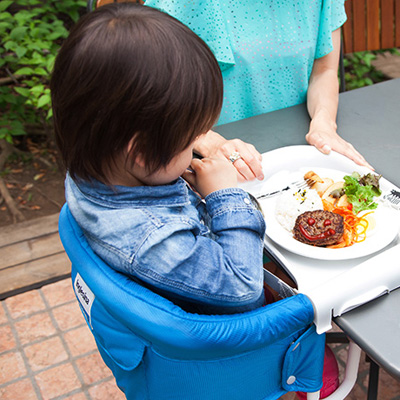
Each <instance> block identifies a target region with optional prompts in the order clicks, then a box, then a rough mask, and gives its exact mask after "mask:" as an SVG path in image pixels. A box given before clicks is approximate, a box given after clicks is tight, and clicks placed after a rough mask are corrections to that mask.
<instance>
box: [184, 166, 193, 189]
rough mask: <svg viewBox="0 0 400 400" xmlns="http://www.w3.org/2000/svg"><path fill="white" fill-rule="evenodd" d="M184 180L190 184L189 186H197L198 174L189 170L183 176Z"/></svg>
mask: <svg viewBox="0 0 400 400" xmlns="http://www.w3.org/2000/svg"><path fill="white" fill-rule="evenodd" d="M182 178H183V179H184V180H185V181H186V182H188V183H189V185H191V186H195V183H196V174H195V173H194V172H193V171H191V170H189V169H187V170H186V171H185V172H184V173H183V174H182Z"/></svg>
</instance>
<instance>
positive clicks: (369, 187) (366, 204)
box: [343, 172, 381, 214]
mask: <svg viewBox="0 0 400 400" xmlns="http://www.w3.org/2000/svg"><path fill="white" fill-rule="evenodd" d="M379 178H380V175H373V174H367V175H364V176H360V174H358V173H357V172H353V173H352V174H351V175H346V176H344V177H343V179H344V182H345V183H344V191H345V193H346V196H347V200H348V201H349V202H350V203H351V204H352V205H353V209H352V210H353V212H354V214H358V213H359V212H360V211H363V210H374V209H375V208H377V207H378V204H377V203H375V202H374V197H376V196H380V194H381V190H380V189H379Z"/></svg>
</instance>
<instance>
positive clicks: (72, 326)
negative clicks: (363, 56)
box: [0, 279, 400, 400]
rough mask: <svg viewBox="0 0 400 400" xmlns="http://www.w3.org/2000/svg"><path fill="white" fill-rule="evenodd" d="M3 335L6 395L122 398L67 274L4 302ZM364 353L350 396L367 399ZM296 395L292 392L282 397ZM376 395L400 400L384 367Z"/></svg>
mask: <svg viewBox="0 0 400 400" xmlns="http://www.w3.org/2000/svg"><path fill="white" fill-rule="evenodd" d="M0 338H1V340H0V398H1V399H2V400H122V399H123V398H124V396H123V395H122V393H121V392H120V391H119V390H118V388H117V387H116V385H115V383H114V380H113V377H112V375H111V373H110V372H109V370H108V368H107V367H106V366H105V365H104V363H103V361H102V360H101V358H100V356H99V354H98V352H97V350H96V346H95V343H94V340H93V338H92V336H91V334H90V331H89V329H88V328H87V326H86V323H85V321H84V319H83V317H82V315H81V312H80V310H79V307H78V304H77V302H76V300H75V297H74V295H73V291H72V289H71V285H70V281H69V280H68V279H67V280H63V281H60V282H57V283H53V284H51V285H47V286H44V287H43V288H41V289H39V290H33V291H30V292H26V293H24V294H21V295H17V296H14V297H10V298H8V299H6V300H4V301H2V302H0ZM334 352H335V354H336V356H337V359H338V362H339V366H340V370H341V371H342V373H343V365H344V363H345V359H346V357H347V356H346V345H336V346H335V347H334ZM364 358H365V356H364V355H362V360H361V363H360V372H359V378H358V382H357V385H356V386H355V387H354V389H353V390H352V392H351V393H350V395H349V396H348V399H349V400H361V399H366V398H367V396H366V388H367V384H368V364H367V363H366V362H365V361H364ZM292 399H293V400H295V399H296V397H295V395H293V394H288V395H285V396H284V400H292ZM378 399H379V400H400V382H398V381H395V380H394V379H393V378H391V377H390V376H389V375H387V374H386V373H385V372H384V371H381V374H380V382H379V395H378ZM188 400H190V399H188ZM204 400H207V399H204ZM249 400H251V399H249Z"/></svg>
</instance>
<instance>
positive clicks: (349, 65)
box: [343, 49, 400, 90]
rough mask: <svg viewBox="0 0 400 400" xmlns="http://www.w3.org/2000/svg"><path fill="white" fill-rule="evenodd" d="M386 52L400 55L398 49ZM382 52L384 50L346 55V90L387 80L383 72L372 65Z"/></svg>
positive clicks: (344, 62)
mask: <svg viewBox="0 0 400 400" xmlns="http://www.w3.org/2000/svg"><path fill="white" fill-rule="evenodd" d="M385 51H389V52H391V53H392V54H397V55H400V53H399V51H398V50H397V49H389V50H385ZM382 52H383V50H376V51H360V52H358V53H352V54H348V55H345V57H344V60H343V64H344V68H345V82H346V90H352V89H358V88H361V87H364V86H369V85H373V84H374V83H378V82H382V81H384V80H386V79H387V78H386V77H385V75H384V74H383V73H382V72H381V71H378V70H377V69H376V68H375V67H374V66H373V65H372V61H373V60H375V59H376V56H377V54H378V53H382Z"/></svg>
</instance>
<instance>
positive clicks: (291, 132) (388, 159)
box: [215, 79, 400, 379]
mask: <svg viewBox="0 0 400 400" xmlns="http://www.w3.org/2000/svg"><path fill="white" fill-rule="evenodd" d="M399 106H400V79H394V80H390V81H387V82H383V83H380V84H376V85H373V86H369V87H365V88H362V89H357V90H353V91H350V92H345V93H341V94H340V101H339V110H338V118H337V124H338V132H339V133H340V135H341V136H342V137H343V138H344V139H346V140H347V141H349V142H350V143H352V144H353V145H354V146H355V147H356V148H357V149H358V150H359V151H360V153H361V154H363V155H364V157H365V158H366V159H367V160H368V162H369V163H370V164H371V165H373V166H374V168H375V170H376V172H377V173H380V174H382V175H383V176H384V177H385V178H386V179H388V180H389V181H390V182H392V183H393V184H395V185H396V186H398V187H400V172H399V169H400V107H399ZM308 125H309V116H308V113H307V109H306V106H305V105H304V104H301V105H298V106H294V107H290V108H287V109H283V110H279V111H274V112H271V113H268V114H263V115H260V116H256V117H252V118H248V119H245V120H241V121H237V122H233V123H230V124H226V125H222V126H218V127H216V129H215V130H216V131H217V132H219V133H220V134H221V135H223V136H224V137H225V138H227V139H233V138H240V139H242V140H244V141H246V142H249V143H253V144H254V145H255V146H256V148H257V149H258V150H259V151H260V152H261V153H264V152H267V151H270V150H274V149H277V148H280V147H284V146H291V145H303V144H306V141H305V138H304V135H305V134H306V133H307V131H308ZM399 309H400V289H397V290H395V291H393V292H391V293H390V294H388V295H385V296H383V297H380V298H378V299H376V300H374V301H371V302H369V303H367V304H365V305H363V306H361V307H359V308H357V309H355V310H353V311H350V312H348V313H346V314H344V315H342V316H341V317H338V318H336V319H335V323H336V324H337V325H338V326H339V327H341V328H342V329H343V331H344V332H345V333H346V334H347V335H348V336H349V337H350V338H351V339H352V340H353V341H354V342H355V343H357V344H358V345H359V346H360V347H361V348H362V349H363V350H364V351H365V352H366V353H367V354H368V355H369V356H370V357H371V358H372V359H373V360H374V361H376V362H377V363H378V364H379V365H380V366H382V367H383V368H384V369H385V370H386V371H387V372H388V373H389V374H391V375H392V376H393V377H395V378H397V379H400V345H399V343H398V337H399V332H400V313H399V312H398V310H399Z"/></svg>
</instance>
